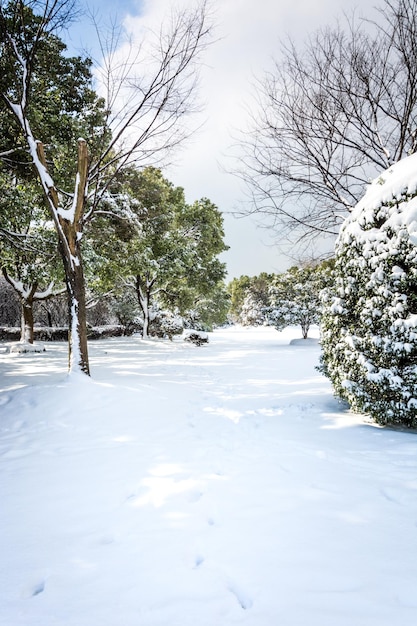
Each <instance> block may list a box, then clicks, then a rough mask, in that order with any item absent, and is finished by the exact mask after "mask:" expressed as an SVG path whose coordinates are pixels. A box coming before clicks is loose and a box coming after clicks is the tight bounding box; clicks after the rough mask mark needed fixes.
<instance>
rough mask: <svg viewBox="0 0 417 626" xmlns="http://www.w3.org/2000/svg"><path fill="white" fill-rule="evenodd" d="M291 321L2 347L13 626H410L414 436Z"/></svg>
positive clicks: (0, 565) (7, 624) (2, 491)
mask: <svg viewBox="0 0 417 626" xmlns="http://www.w3.org/2000/svg"><path fill="white" fill-rule="evenodd" d="M299 336H300V332H299V330H298V329H296V328H290V329H287V330H285V331H283V332H281V333H278V332H277V331H275V330H274V329H272V328H264V327H258V328H244V329H242V328H236V327H235V328H230V329H222V330H217V331H215V332H214V333H210V342H209V343H208V344H207V345H205V346H202V347H196V346H194V345H190V344H187V343H186V342H182V341H179V340H178V341H174V342H169V341H162V340H146V341H143V340H141V339H139V338H136V337H133V338H121V339H119V338H118V339H111V340H100V341H96V342H90V361H91V369H92V373H93V379H92V380H90V379H88V378H87V377H86V376H85V375H83V374H71V375H70V376H68V375H67V374H66V366H67V347H66V345H65V344H64V343H51V344H46V348H47V351H46V352H45V353H42V354H38V355H34V354H25V355H13V354H1V355H0V376H1V378H0V502H1V505H0V520H1V526H0V528H1V532H0V555H1V559H0V625H1V626H235V625H236V624H242V625H245V626H276V625H278V624H279V625H281V626H307V625H308V626H394V625H397V624H398V625H401V626H414V624H415V623H416V617H417V594H416V589H417V559H416V554H417V439H416V435H415V434H413V433H411V432H401V431H395V430H389V429H383V428H379V427H376V426H375V425H372V424H370V423H369V422H367V420H366V419H365V418H363V417H361V416H357V415H356V416H354V415H352V414H350V413H349V412H348V411H347V410H346V409H345V408H344V407H343V406H342V405H341V404H340V403H338V401H337V400H336V399H334V397H333V394H332V390H331V387H330V383H329V382H328V381H327V379H325V378H324V377H322V376H321V375H320V374H319V373H318V372H317V371H316V370H315V366H316V365H317V363H318V357H319V352H320V346H319V344H318V343H316V342H310V345H305V347H304V348H300V346H299V345H297V342H295V343H294V344H293V345H290V341H291V340H292V339H296V338H298V337H299Z"/></svg>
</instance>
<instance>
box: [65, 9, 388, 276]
mask: <svg viewBox="0 0 417 626" xmlns="http://www.w3.org/2000/svg"><path fill="white" fill-rule="evenodd" d="M173 4H174V0H172V2H171V0H122V1H119V2H117V3H115V2H114V1H111V0H89V1H88V2H81V6H82V7H89V8H90V9H91V10H92V11H93V12H96V16H97V17H98V18H99V20H100V23H101V24H103V26H104V25H105V24H106V23H109V22H110V20H112V19H115V20H116V21H118V22H120V23H123V24H124V25H125V27H126V28H127V29H129V30H131V31H132V32H135V31H136V30H138V29H139V28H140V27H141V26H143V25H149V26H153V27H157V26H158V25H159V24H160V23H161V20H162V19H163V16H164V15H166V14H167V12H168V10H169V9H170V7H171V6H172V5H173ZM194 4H195V2H194V0H175V5H178V6H180V7H188V6H190V5H194ZM375 4H376V2H375V0H361V1H360V2H359V0H291V2H288V1H287V0H285V1H284V0H258V1H257V2H256V3H255V2H253V0H226V1H223V0H212V1H211V6H212V8H213V12H214V21H215V24H216V30H215V39H216V40H215V42H214V43H213V45H212V46H211V47H210V48H209V49H208V50H207V52H206V54H205V56H204V66H203V67H202V72H201V82H200V100H201V102H202V103H203V104H204V111H203V112H202V114H201V115H200V117H199V118H198V119H196V126H197V125H200V124H203V126H202V127H201V128H200V129H199V131H198V132H197V133H196V134H195V135H194V136H193V138H192V140H191V141H189V142H188V143H187V145H186V146H185V147H184V148H183V149H182V150H181V152H179V153H178V156H177V158H176V161H175V165H174V166H172V167H171V168H170V169H169V170H168V171H166V172H164V173H165V175H166V177H167V178H168V179H169V180H171V182H173V183H174V184H175V185H178V186H181V187H184V190H185V193H186V198H187V201H189V202H193V201H194V200H197V199H199V198H202V197H207V198H209V199H210V200H211V201H212V202H214V203H215V204H216V205H217V206H218V208H219V209H220V210H221V211H222V213H223V216H224V226H225V240H226V243H227V244H228V245H229V246H230V249H229V251H228V252H226V253H225V254H224V255H223V257H222V260H224V261H225V262H226V263H227V268H228V278H229V279H231V278H233V277H235V276H240V275H242V274H247V275H250V276H254V275H257V274H259V273H260V272H262V271H266V272H280V271H284V270H285V269H287V268H288V267H289V266H291V265H293V264H294V259H293V258H292V259H291V258H289V257H288V255H287V252H288V248H287V245H286V242H284V241H280V239H279V235H278V234H277V233H276V232H275V231H273V230H272V229H271V228H269V227H268V225H265V224H264V225H263V227H260V226H259V221H260V220H259V218H253V217H240V218H237V217H236V212H239V210H240V209H242V206H243V204H244V203H245V201H246V200H247V196H246V190H245V188H244V187H243V185H242V184H241V183H240V181H239V180H238V179H237V178H236V177H235V176H233V175H232V174H230V173H228V170H230V169H231V168H232V167H233V161H232V160H231V157H230V155H231V153H232V149H233V143H234V141H235V139H234V137H236V134H237V133H238V131H239V129H242V128H245V123H246V121H247V107H248V106H249V105H250V103H251V99H252V98H253V96H254V78H255V77H260V76H262V75H263V73H264V72H265V71H266V70H267V69H268V67H270V65H271V63H272V58H279V43H280V41H282V40H283V39H285V38H286V37H287V36H290V37H291V38H292V39H294V40H295V41H296V42H297V43H298V44H299V45H302V43H303V41H304V40H305V39H306V38H307V37H308V35H309V34H310V33H312V32H313V31H314V30H316V29H317V28H320V27H322V26H325V25H326V24H331V23H334V21H335V20H336V19H337V18H341V17H342V16H343V12H348V13H349V12H350V11H351V10H353V9H355V10H356V11H357V13H358V14H359V15H362V14H366V15H367V16H375V11H374V6H375ZM358 5H360V8H359V6H358ZM70 37H71V41H72V44H73V45H74V46H75V47H77V46H78V47H80V46H85V47H87V49H90V50H92V51H94V35H93V34H92V31H91V29H89V28H88V20H86V19H82V20H81V21H80V22H78V23H75V24H74V25H73V26H72V28H71V32H70ZM92 46H93V48H92ZM265 226H266V227H265Z"/></svg>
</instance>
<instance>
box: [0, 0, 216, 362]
mask: <svg viewBox="0 0 417 626" xmlns="http://www.w3.org/2000/svg"><path fill="white" fill-rule="evenodd" d="M73 9H74V2H73V0H35V1H34V2H30V1H29V0H10V1H9V2H7V3H6V2H3V1H1V3H0V31H1V35H2V37H1V43H0V70H1V71H3V74H2V77H1V79H0V98H1V99H2V102H3V109H2V118H4V119H6V120H8V119H10V120H11V123H12V124H14V125H15V126H17V127H18V128H19V131H20V136H21V138H22V139H21V140H20V144H19V147H20V146H23V147H24V149H25V150H27V151H28V153H29V155H30V157H29V158H30V161H31V162H32V163H33V166H34V168H35V170H36V172H37V175H38V178H39V181H40V184H41V186H42V189H43V193H44V197H45V201H46V203H47V206H48V209H49V212H50V216H51V218H52V221H53V223H54V226H55V229H56V233H57V236H58V240H59V249H60V253H61V256H62V261H63V265H64V270H65V280H66V285H67V291H68V302H69V317H70V328H69V330H70V332H69V362H70V369H71V370H78V371H81V372H84V373H86V374H89V363H88V349H87V333H86V311H85V281H84V270H83V257H82V235H83V232H84V228H85V225H86V223H88V221H89V220H91V218H92V217H93V215H94V214H95V213H96V212H97V211H98V209H99V208H100V204H101V202H102V201H103V198H104V197H105V196H106V194H108V190H109V186H110V185H111V182H112V180H113V178H114V177H115V175H116V174H117V172H118V171H119V170H120V169H121V168H123V167H126V166H127V165H128V164H131V163H135V162H136V163H137V162H143V161H144V160H146V159H149V158H150V155H151V154H152V153H153V152H154V151H157V152H158V153H163V152H165V151H166V150H169V149H171V148H172V147H173V146H176V145H177V144H178V143H179V142H180V141H181V140H182V139H183V138H184V133H181V132H180V128H181V126H180V124H179V122H180V120H181V118H183V117H184V116H185V115H186V114H187V113H188V112H189V110H190V108H192V106H193V94H194V91H195V86H196V81H195V76H196V63H195V62H196V60H197V59H198V57H199V54H200V52H201V51H202V50H203V49H204V47H205V45H206V40H207V37H208V34H209V30H210V29H209V28H208V26H207V17H206V7H205V2H203V3H202V5H201V6H199V7H197V9H195V10H192V11H190V12H185V11H184V12H179V13H177V14H176V15H175V16H174V17H173V19H172V20H171V21H170V23H169V25H168V27H167V28H162V29H161V31H160V33H159V36H158V38H157V40H156V41H155V42H154V46H153V48H152V50H151V51H150V55H149V58H150V59H151V60H152V62H150V63H149V64H148V65H147V66H146V64H144V63H143V58H141V57H139V56H132V57H131V59H130V61H129V62H127V63H125V64H123V66H122V72H121V74H120V73H119V74H118V75H116V74H115V71H116V70H115V68H114V67H112V66H111V62H110V61H109V64H108V65H107V70H108V72H107V78H108V80H107V84H108V85H110V87H111V90H110V92H109V101H108V102H107V111H108V117H107V119H105V118H104V117H103V113H104V111H103V108H102V106H101V107H100V103H97V100H96V99H95V97H94V94H93V92H92V90H91V94H92V98H90V101H89V102H87V103H85V104H84V106H83V107H82V108H81V110H80V111H79V112H78V116H79V117H80V118H81V119H82V121H83V122H90V126H88V124H87V123H85V124H83V126H84V128H85V132H86V134H84V131H83V132H82V133H80V134H78V135H77V136H76V137H77V138H79V139H77V144H78V145H77V157H75V155H74V153H73V155H72V159H71V160H70V163H71V164H70V163H69V162H68V160H66V159H60V162H61V167H63V169H64V171H63V172H61V171H60V168H59V167H58V169H57V170H54V169H52V168H51V167H50V164H51V163H53V162H54V159H53V153H54V145H53V142H51V137H50V136H49V133H48V128H47V126H46V125H45V124H44V123H42V122H43V120H42V114H41V112H42V102H43V97H42V94H43V93H44V90H43V89H38V87H39V85H40V84H41V83H42V81H41V78H42V77H45V76H46V77H47V78H48V80H47V81H46V86H47V88H48V89H47V94H48V96H49V97H52V94H53V93H58V94H59V86H60V83H59V81H58V84H57V82H54V80H52V79H51V73H49V74H48V73H47V72H46V71H45V69H46V67H48V65H46V64H45V60H46V59H48V64H49V67H51V66H52V67H53V65H52V62H53V61H55V62H57V61H59V62H60V65H59V68H60V69H61V68H62V66H64V70H65V64H67V71H62V73H58V72H57V74H58V75H59V76H60V79H61V81H62V82H64V83H65V84H67V83H70V82H71V81H74V76H76V74H75V73H74V71H71V70H73V69H74V65H75V64H76V61H70V62H68V61H67V60H66V57H65V56H64V54H63V52H64V49H65V46H64V45H63V44H62V41H60V40H59V38H58V37H57V35H56V33H57V31H58V29H59V28H60V27H62V26H63V25H66V24H68V22H69V19H70V16H71V13H72V11H73ZM51 46H52V49H53V50H54V51H55V52H56V54H55V57H50V56H49V55H50V51H51ZM148 60H149V59H148ZM139 61H140V62H141V65H140V69H141V71H142V75H140V76H139V75H138V73H137V63H136V62H139ZM78 62H79V63H81V61H80V60H78ZM119 67H120V66H119ZM143 67H148V68H149V73H148V74H145V75H143ZM135 72H136V74H135ZM52 78H53V77H52ZM49 79H50V80H49ZM85 81H86V83H87V84H88V83H89V81H90V82H91V74H89V73H87V75H86V77H85ZM122 84H124V85H127V84H128V85H129V86H130V94H129V95H130V97H129V99H128V104H126V103H125V102H126V100H125V101H124V102H123V99H116V100H114V99H113V96H114V95H115V94H120V89H121V85H122ZM73 91H74V97H75V99H76V102H77V103H78V104H79V103H81V104H83V103H84V100H83V99H82V98H80V89H79V84H78V83H77V81H75V82H73ZM124 95H126V94H124ZM110 96H111V97H110ZM112 106H113V107H116V108H114V109H113V114H110V110H111V107H112ZM117 106H118V107H119V108H118V109H117ZM66 112H67V114H68V115H71V114H73V113H74V108H72V110H71V109H65V110H62V109H60V108H58V110H57V119H56V129H57V132H58V133H59V132H60V131H61V128H62V122H63V120H64V121H66V117H65V113H66ZM94 125H98V127H99V129H100V131H99V132H98V133H97V132H95V133H92V134H91V133H90V134H89V133H88V130H89V129H90V130H91V129H92V127H93V126H94ZM109 126H112V135H111V136H110V135H109V134H108V132H107V129H108V127H109ZM95 136H98V137H99V139H100V141H99V142H98V145H97V142H95V141H94V139H93V137H95ZM80 137H81V138H80ZM71 138H72V139H74V136H73V135H72V134H71ZM89 139H91V141H90V142H88V140H89ZM10 140H11V142H12V144H13V140H14V134H13V135H12V137H11V138H10ZM88 143H91V146H90V151H89V150H88ZM93 146H94V148H96V149H94V150H92V149H91V147H93ZM17 147H18V145H17V142H16V145H15V146H13V145H12V146H11V147H10V143H9V145H7V146H5V147H4V149H3V148H2V149H1V151H0V155H2V156H3V159H6V160H8V159H9V157H10V150H13V149H14V148H17ZM75 161H76V162H75ZM60 173H62V174H63V181H64V183H65V184H64V186H63V188H61V187H60V184H59V182H60V180H59V179H60V176H59V174H60ZM71 176H72V186H69V179H70V178H71Z"/></svg>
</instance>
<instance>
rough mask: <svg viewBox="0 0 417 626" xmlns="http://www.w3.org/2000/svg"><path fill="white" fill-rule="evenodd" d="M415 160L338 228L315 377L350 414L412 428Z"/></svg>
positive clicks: (416, 389)
mask: <svg viewBox="0 0 417 626" xmlns="http://www.w3.org/2000/svg"><path fill="white" fill-rule="evenodd" d="M416 170H417V155H413V156H411V157H408V158H407V159H404V160H403V161H401V162H399V163H397V164H396V165H394V166H393V167H392V168H390V169H389V170H387V171H386V172H385V173H384V174H383V175H382V177H380V178H379V179H378V180H376V181H374V182H373V183H372V184H371V185H370V187H369V189H368V191H367V193H366V194H365V196H364V198H363V199H362V200H361V201H360V202H359V204H358V205H357V206H356V207H355V209H354V211H353V212H352V214H351V215H350V217H349V218H348V219H347V220H346V222H345V224H344V225H343V227H342V229H341V233H340V235H339V239H338V241H337V244H336V262H335V268H334V286H333V287H331V288H328V289H326V290H325V291H324V294H323V317H322V339H321V342H322V348H323V354H322V358H321V368H320V369H321V371H322V372H323V373H324V374H325V375H327V376H328V377H329V378H330V380H331V381H332V384H333V386H334V389H335V392H336V394H337V395H338V396H340V397H341V398H343V399H345V400H347V401H348V402H349V404H350V406H351V408H352V409H353V410H355V411H360V412H364V413H367V414H369V415H370V416H371V417H372V418H374V419H375V420H376V421H377V422H378V423H380V424H393V425H402V426H407V427H414V428H415V427H417V247H416V244H417V179H416V176H415V174H414V172H415V171H416Z"/></svg>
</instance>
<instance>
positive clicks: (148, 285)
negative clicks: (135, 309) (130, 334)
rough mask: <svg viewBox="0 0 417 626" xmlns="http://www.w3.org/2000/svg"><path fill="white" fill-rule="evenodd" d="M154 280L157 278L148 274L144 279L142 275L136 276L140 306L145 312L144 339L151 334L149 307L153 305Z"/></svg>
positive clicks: (136, 288) (143, 312)
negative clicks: (150, 277)
mask: <svg viewBox="0 0 417 626" xmlns="http://www.w3.org/2000/svg"><path fill="white" fill-rule="evenodd" d="M154 282H155V278H152V279H149V276H147V277H146V279H145V280H142V277H141V276H136V277H135V290H136V295H137V297H138V302H139V306H140V308H141V311H142V314H143V329H142V338H143V339H147V338H148V336H149V322H150V316H149V308H150V306H151V293H152V286H153V284H154Z"/></svg>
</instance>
